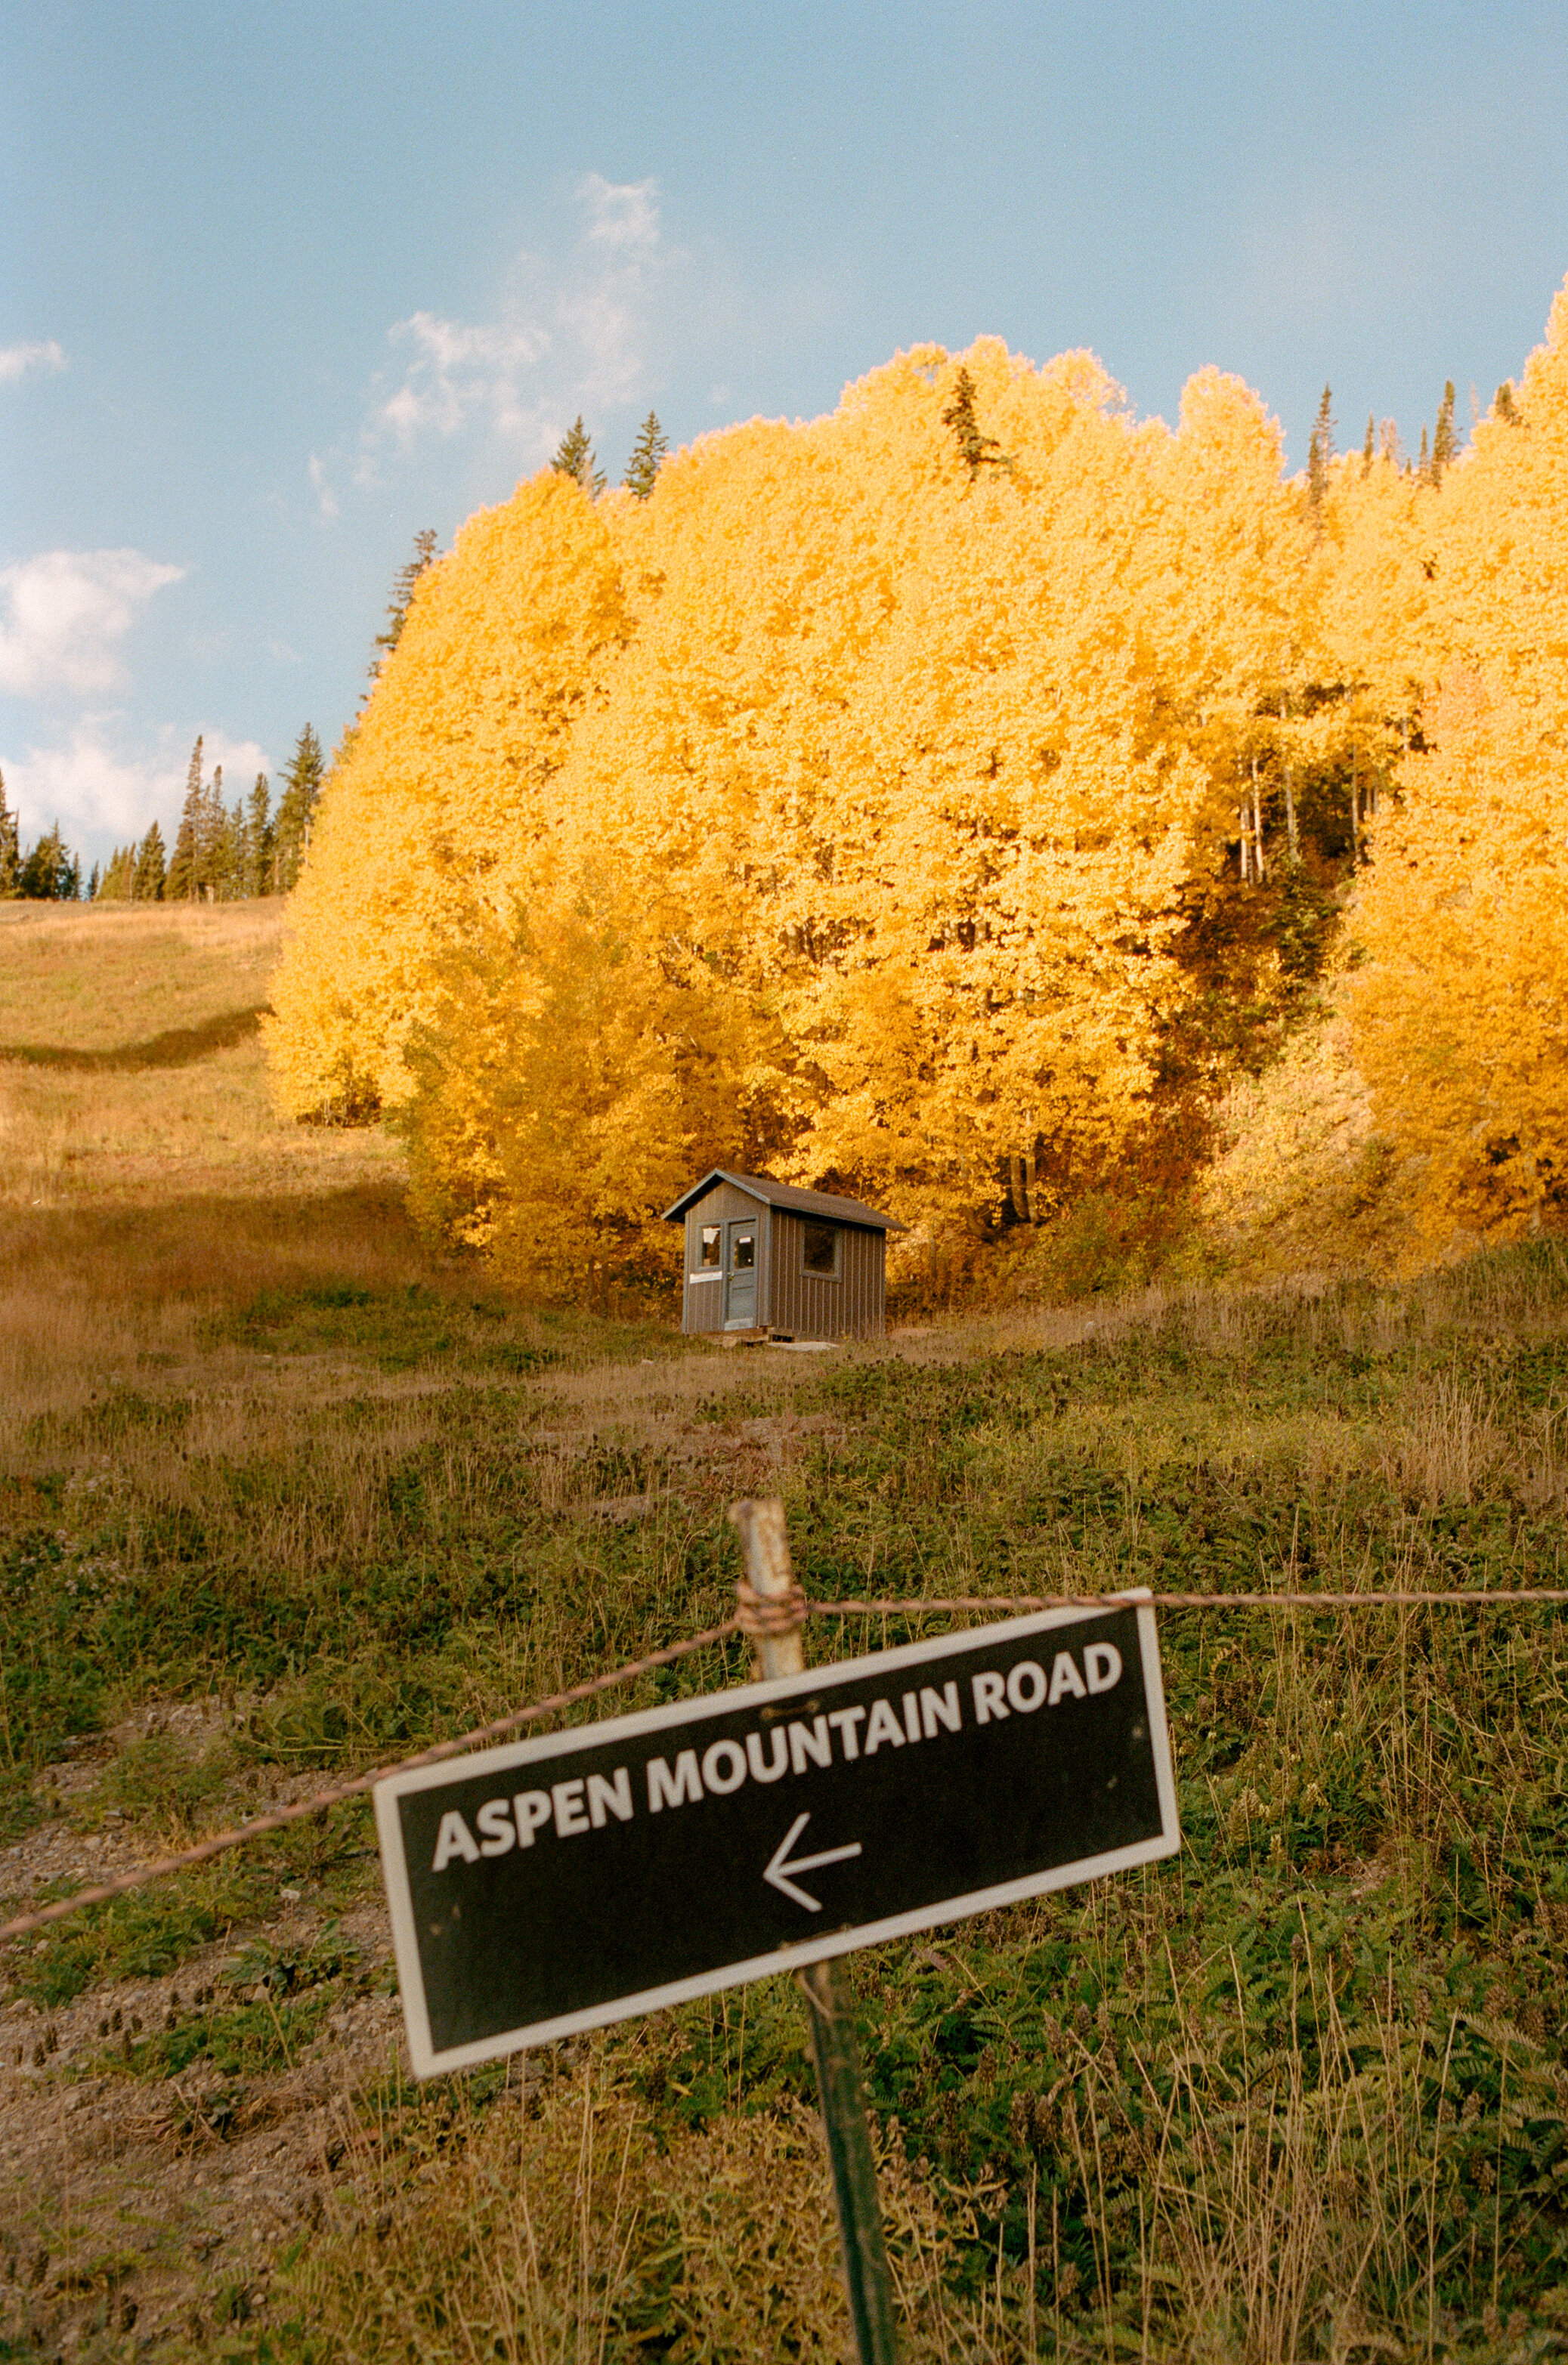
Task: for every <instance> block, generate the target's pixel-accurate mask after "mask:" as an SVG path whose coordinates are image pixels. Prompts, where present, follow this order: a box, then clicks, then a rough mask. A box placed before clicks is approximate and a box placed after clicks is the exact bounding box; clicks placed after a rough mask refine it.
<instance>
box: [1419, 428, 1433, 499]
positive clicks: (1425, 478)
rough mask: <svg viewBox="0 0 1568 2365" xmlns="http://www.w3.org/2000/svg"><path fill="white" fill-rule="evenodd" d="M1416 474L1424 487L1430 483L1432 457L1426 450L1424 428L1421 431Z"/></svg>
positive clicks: (1425, 432)
mask: <svg viewBox="0 0 1568 2365" xmlns="http://www.w3.org/2000/svg"><path fill="white" fill-rule="evenodd" d="M1416 473H1417V476H1419V477H1420V479H1421V482H1422V483H1423V484H1424V485H1429V484H1430V483H1431V481H1432V455H1431V454H1430V452H1429V451H1428V448H1427V431H1426V429H1425V428H1424V427H1423V428H1422V430H1421V457H1420V459H1419V460H1418V461H1417V464H1416Z"/></svg>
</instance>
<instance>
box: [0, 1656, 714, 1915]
mask: <svg viewBox="0 0 1568 2365" xmlns="http://www.w3.org/2000/svg"><path fill="white" fill-rule="evenodd" d="M739 1631H740V1621H739V1620H738V1619H735V1618H726V1619H725V1620H724V1622H723V1624H722V1626H710V1627H708V1628H707V1629H706V1630H705V1631H703V1632H702V1633H700V1634H692V1635H690V1636H689V1637H688V1639H687V1640H686V1641H685V1642H671V1643H670V1644H669V1645H668V1647H667V1648H666V1649H665V1650H663V1651H650V1652H649V1653H647V1655H646V1657H645V1658H641V1659H633V1660H631V1661H630V1662H629V1663H628V1664H627V1665H625V1666H623V1667H616V1668H614V1669H613V1670H612V1671H611V1673H610V1674H609V1675H606V1676H590V1678H589V1679H588V1682H587V1683H581V1684H573V1685H572V1686H571V1687H570V1688H569V1689H568V1690H566V1691H564V1692H552V1693H551V1695H550V1697H549V1698H548V1699H542V1700H535V1701H533V1702H532V1705H531V1706H530V1707H528V1708H517V1709H510V1711H509V1713H508V1714H507V1715H505V1716H498V1717H496V1718H494V1719H493V1720H492V1721H491V1722H490V1723H488V1724H479V1725H476V1726H475V1728H474V1730H473V1731H472V1732H460V1733H459V1734H458V1735H457V1737H456V1739H455V1740H454V1741H438V1742H436V1743H434V1744H433V1745H432V1746H431V1748H429V1749H421V1750H420V1752H419V1753H418V1754H417V1755H416V1756H413V1757H400V1758H399V1759H398V1762H397V1764H396V1765H378V1766H377V1767H376V1768H375V1772H374V1773H371V1774H356V1775H355V1777H354V1778H353V1781H352V1782H340V1783H339V1784H338V1786H337V1787H336V1788H335V1789H331V1790H318V1791H316V1792H315V1793H314V1794H313V1795H312V1796H311V1797H310V1798H308V1799H297V1800H296V1801H295V1803H294V1804H293V1805H292V1806H288V1807H274V1808H273V1809H272V1810H270V1811H269V1812H268V1813H266V1814H264V1815H257V1816H255V1817H254V1818H253V1820H252V1821H250V1822H248V1823H240V1824H238V1825H236V1826H235V1828H234V1829H233V1830H232V1831H227V1832H214V1833H212V1834H211V1836H210V1837H209V1838H207V1839H205V1840H197V1841H196V1842H195V1843H194V1844H193V1845H192V1846H190V1847H188V1848H181V1849H180V1850H179V1851H178V1852H177V1854H175V1855H163V1856H158V1857H156V1858H155V1859H154V1860H153V1862H151V1864H139V1865H136V1866H133V1867H132V1869H131V1870H130V1871H129V1872H120V1873H117V1874H116V1875H115V1877H114V1878H113V1879H112V1880H101V1881H98V1882H96V1883H95V1886H94V1887H93V1888H91V1889H78V1890H77V1891H76V1893H75V1895H74V1896H73V1897H62V1898H59V1899H57V1900H55V1902H54V1903H53V1904H52V1905H42V1906H39V1909H38V1911H36V1912H33V1913H22V1914H18V1915H17V1919H16V1920H15V1921H13V1922H4V1923H0V1939H9V1938H26V1937H28V1935H30V1933H32V1932H33V1931H34V1930H41V1929H43V1928H44V1926H45V1924H46V1923H48V1922H62V1921H63V1920H64V1919H65V1917H66V1915H67V1914H68V1913H79V1912H80V1911H82V1909H83V1907H84V1906H86V1905H102V1904H105V1903H106V1902H107V1900H109V1899H110V1898H111V1897H123V1896H124V1895H125V1894H126V1892H127V1890H128V1889H145V1888H146V1886H147V1884H148V1883H149V1882H150V1881H153V1880H165V1879H167V1878H168V1877H169V1875H170V1874H171V1873H174V1872H187V1871H189V1869H190V1867H191V1866H193V1865H197V1864H206V1863H207V1861H208V1859H209V1858H210V1857H212V1856H215V1855H222V1854H223V1853H224V1851H225V1850H226V1849H228V1848H235V1847H242V1846H243V1845H244V1844H245V1843H246V1841H247V1840H259V1839H261V1838H263V1836H264V1835H265V1834H266V1833H268V1832H281V1831H282V1830H283V1829H284V1828H285V1826H286V1825H287V1824H289V1823H300V1822H304V1821H306V1820H307V1819H308V1817H309V1816H311V1815H320V1814H325V1812H326V1811H327V1810H328V1808H329V1807H337V1806H341V1805H342V1802H343V1800H344V1799H357V1798H360V1797H362V1796H363V1795H364V1792H365V1791H366V1790H371V1789H374V1788H375V1785H376V1783H377V1782H385V1781H386V1778H387V1777H388V1775H391V1774H408V1773H411V1772H412V1771H413V1769H414V1768H415V1767H416V1766H418V1765H440V1764H441V1762H442V1759H443V1758H446V1757H456V1756H459V1755H461V1754H462V1752H463V1751H464V1750H465V1749H474V1748H476V1747H477V1746H478V1745H479V1743H481V1742H486V1741H498V1740H499V1739H500V1738H501V1736H502V1735H503V1734H504V1733H508V1732H516V1731H517V1728H518V1726H519V1725H520V1724H532V1723H534V1722H536V1721H537V1720H538V1719H539V1718H540V1717H542V1716H553V1715H554V1713H555V1711H556V1709H563V1708H571V1707H572V1706H573V1705H574V1704H575V1703H576V1702H577V1701H578V1700H585V1699H591V1698H593V1697H594V1695H595V1693H596V1692H607V1691H609V1690H610V1689H611V1687H613V1686H614V1685H616V1684H628V1683H630V1682H631V1680H632V1678H633V1676H644V1675H647V1674H648V1673H649V1672H650V1671H651V1670H652V1669H653V1668H655V1667H667V1666H670V1665H672V1664H673V1663H674V1662H675V1661H676V1660H677V1659H684V1658H687V1657H689V1655H690V1653H692V1652H693V1651H700V1650H702V1649H704V1648H705V1647H706V1646H707V1644H708V1643H710V1642H724V1641H726V1640H727V1639H728V1637H729V1636H730V1635H732V1634H734V1633H738V1632H739Z"/></svg>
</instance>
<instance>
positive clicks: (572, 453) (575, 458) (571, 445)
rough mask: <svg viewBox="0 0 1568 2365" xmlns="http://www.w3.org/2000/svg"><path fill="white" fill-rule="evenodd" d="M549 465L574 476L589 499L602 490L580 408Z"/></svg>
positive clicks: (562, 472)
mask: <svg viewBox="0 0 1568 2365" xmlns="http://www.w3.org/2000/svg"><path fill="white" fill-rule="evenodd" d="M550 465H551V466H552V467H553V468H554V469H557V470H558V471H559V472H560V474H561V475H562V476H572V477H574V478H575V479H576V480H577V483H578V484H579V485H580V486H581V487H582V488H583V490H584V492H585V493H586V494H587V495H588V499H589V500H590V501H591V500H593V499H596V497H597V496H598V495H599V494H600V493H602V492H603V490H604V476H603V472H602V471H601V470H599V469H598V468H596V467H595V466H594V451H593V445H592V444H591V443H589V441H588V429H587V428H586V427H585V426H584V425H583V415H582V412H581V411H580V410H579V411H578V413H577V417H576V419H575V420H573V421H572V424H571V425H570V427H569V428H568V429H567V430H566V433H565V435H563V436H562V438H561V446H560V449H559V451H558V452H557V453H556V454H555V457H554V459H553V460H552V461H551V463H550Z"/></svg>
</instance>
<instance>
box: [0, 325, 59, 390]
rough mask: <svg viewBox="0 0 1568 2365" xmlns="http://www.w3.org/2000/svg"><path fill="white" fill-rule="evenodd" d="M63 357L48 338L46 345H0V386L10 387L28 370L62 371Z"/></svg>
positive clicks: (26, 373) (51, 339)
mask: <svg viewBox="0 0 1568 2365" xmlns="http://www.w3.org/2000/svg"><path fill="white" fill-rule="evenodd" d="M64 367H65V355H64V353H63V352H62V350H61V348H60V346H59V345H57V344H56V343H55V342H54V339H53V338H52V337H50V339H49V341H48V342H47V343H44V344H32V345H0V386H11V385H13V384H14V383H15V381H16V380H17V378H19V377H26V376H27V375H28V372H29V371H30V370H49V371H51V372H52V371H54V370H62V369H63V368H64Z"/></svg>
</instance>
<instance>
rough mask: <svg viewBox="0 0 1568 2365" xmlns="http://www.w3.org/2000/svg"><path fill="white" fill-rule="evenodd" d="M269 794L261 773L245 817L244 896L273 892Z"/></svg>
mask: <svg viewBox="0 0 1568 2365" xmlns="http://www.w3.org/2000/svg"><path fill="white" fill-rule="evenodd" d="M271 805H272V793H271V788H270V785H269V783H268V780H267V776H266V774H265V773H264V772H258V773H257V774H256V785H255V787H254V788H253V789H252V790H251V804H250V811H249V812H248V813H247V814H246V816H245V859H246V868H245V892H246V894H247V895H270V894H271V893H272V891H273V824H272V812H271Z"/></svg>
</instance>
